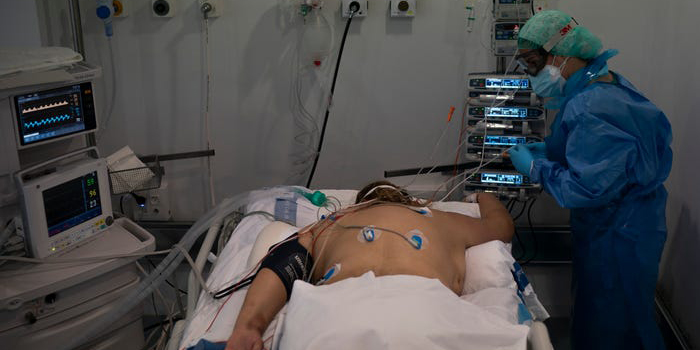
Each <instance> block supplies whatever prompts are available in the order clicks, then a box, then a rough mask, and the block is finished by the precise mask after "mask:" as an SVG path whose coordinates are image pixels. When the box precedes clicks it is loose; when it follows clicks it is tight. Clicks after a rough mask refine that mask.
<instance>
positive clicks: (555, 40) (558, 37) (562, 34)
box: [542, 18, 578, 52]
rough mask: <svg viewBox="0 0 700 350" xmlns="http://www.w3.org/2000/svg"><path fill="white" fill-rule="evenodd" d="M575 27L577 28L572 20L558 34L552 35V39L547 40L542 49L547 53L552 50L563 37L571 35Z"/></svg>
mask: <svg viewBox="0 0 700 350" xmlns="http://www.w3.org/2000/svg"><path fill="white" fill-rule="evenodd" d="M576 27H578V24H577V23H576V21H575V20H574V19H573V18H572V19H571V21H569V23H568V24H567V25H565V26H564V27H563V28H562V29H559V31H558V32H556V33H554V35H552V37H551V38H549V41H547V42H546V43H545V44H544V45H542V48H543V49H544V50H545V51H547V52H550V51H552V49H553V48H554V47H555V46H557V44H559V42H560V41H562V39H564V37H566V36H567V35H568V34H569V33H571V31H572V30H573V29H574V28H576Z"/></svg>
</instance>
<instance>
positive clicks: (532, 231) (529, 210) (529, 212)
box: [523, 197, 539, 265]
mask: <svg viewBox="0 0 700 350" xmlns="http://www.w3.org/2000/svg"><path fill="white" fill-rule="evenodd" d="M536 201H537V197H533V199H532V202H531V203H530V205H529V206H528V207H527V224H528V226H530V234H531V235H532V242H533V244H534V245H535V249H534V252H533V254H532V257H530V259H527V261H525V262H524V263H523V265H524V264H527V263H529V262H530V261H532V259H534V258H536V257H537V253H538V248H539V247H538V244H537V236H536V235H535V229H534V227H533V226H532V206H533V205H534V204H535V202H536Z"/></svg>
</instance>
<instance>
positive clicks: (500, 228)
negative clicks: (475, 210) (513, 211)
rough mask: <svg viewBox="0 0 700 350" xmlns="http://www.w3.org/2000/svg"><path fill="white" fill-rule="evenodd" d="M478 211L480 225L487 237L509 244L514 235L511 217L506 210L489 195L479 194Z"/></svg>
mask: <svg viewBox="0 0 700 350" xmlns="http://www.w3.org/2000/svg"><path fill="white" fill-rule="evenodd" d="M477 198H478V202H479V211H480V212H481V224H482V225H483V227H484V229H486V231H487V232H489V233H488V236H490V237H492V239H491V240H493V239H500V240H501V241H503V242H506V243H508V242H510V241H511V240H512V239H513V233H515V225H514V224H513V217H511V216H510V213H509V212H508V209H506V207H505V206H504V205H503V203H501V201H499V200H498V198H496V196H494V195H492V194H490V193H479V195H478V197H477Z"/></svg>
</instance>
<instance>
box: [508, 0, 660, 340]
mask: <svg viewBox="0 0 700 350" xmlns="http://www.w3.org/2000/svg"><path fill="white" fill-rule="evenodd" d="M518 48H519V51H520V52H519V53H520V55H518V57H517V60H518V63H519V64H520V65H521V66H522V67H523V69H524V70H525V71H526V72H527V73H528V74H529V75H530V80H531V83H532V86H533V89H534V90H535V92H536V93H537V94H538V95H540V96H542V97H546V99H545V101H546V107H547V108H550V109H558V110H559V112H558V113H557V115H556V118H555V120H554V121H553V123H552V126H551V134H550V136H549V137H547V138H545V142H540V143H533V144H528V145H521V146H517V147H514V148H512V149H511V150H510V151H509V153H510V157H511V160H512V162H513V164H514V166H515V167H516V169H517V170H518V171H519V172H520V173H522V174H525V175H528V176H530V178H531V179H532V180H533V181H535V182H538V183H540V184H542V186H543V187H544V189H545V190H546V191H547V192H548V193H549V194H551V195H552V197H554V198H555V199H556V200H557V202H558V203H559V204H560V205H561V206H563V207H565V208H570V209H571V230H572V234H573V285H572V291H573V300H574V306H573V310H572V344H573V346H574V348H575V349H577V350H578V349H663V348H664V343H663V339H662V337H661V333H660V331H659V328H658V326H657V324H656V322H655V318H654V291H655V287H656V282H657V275H658V266H659V260H660V257H661V252H662V250H663V246H664V242H665V240H666V214H665V207H666V197H667V193H666V189H665V188H664V186H663V183H664V181H665V180H666V178H667V176H668V174H669V171H670V169H671V162H672V152H671V149H670V143H671V127H670V124H669V122H668V120H667V119H666V116H665V115H664V113H663V112H661V111H660V110H659V109H658V108H657V107H656V106H655V105H654V104H653V103H651V102H650V101H649V100H648V99H647V98H646V97H644V95H642V93H640V92H639V91H638V90H637V89H636V88H635V87H634V86H633V85H632V84H631V83H630V82H629V81H627V80H626V79H625V78H624V77H622V76H621V75H620V74H618V73H615V72H610V71H609V70H608V65H607V61H608V60H609V59H610V58H612V57H613V56H615V55H616V53H617V52H616V51H614V50H608V51H603V50H601V48H602V44H601V41H600V40H599V39H598V38H597V37H595V36H594V35H593V34H592V33H591V32H590V31H589V30H587V29H586V28H584V27H583V26H580V25H578V24H577V23H576V21H575V20H573V19H572V18H571V17H570V16H568V15H566V14H565V13H563V12H560V11H543V12H540V13H538V14H537V15H535V16H533V17H532V18H531V19H530V20H529V21H528V22H527V23H526V24H525V25H524V26H523V28H522V29H521V31H520V34H519V40H518Z"/></svg>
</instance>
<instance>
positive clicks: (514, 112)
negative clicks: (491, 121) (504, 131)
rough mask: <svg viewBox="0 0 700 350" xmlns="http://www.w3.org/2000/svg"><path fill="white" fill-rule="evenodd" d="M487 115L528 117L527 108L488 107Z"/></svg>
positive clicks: (495, 116) (492, 116) (493, 116)
mask: <svg viewBox="0 0 700 350" xmlns="http://www.w3.org/2000/svg"><path fill="white" fill-rule="evenodd" d="M486 116H487V117H491V118H527V108H519V107H486Z"/></svg>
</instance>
